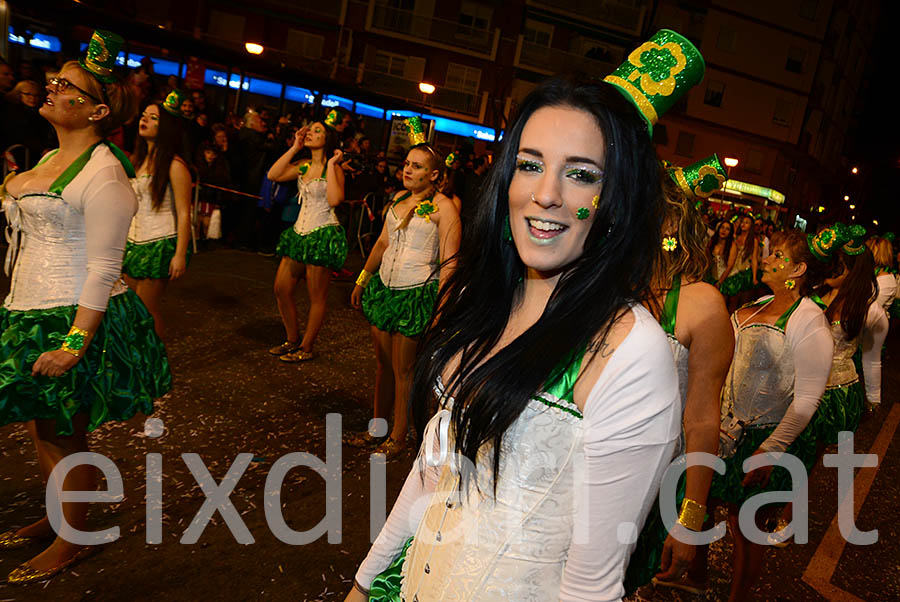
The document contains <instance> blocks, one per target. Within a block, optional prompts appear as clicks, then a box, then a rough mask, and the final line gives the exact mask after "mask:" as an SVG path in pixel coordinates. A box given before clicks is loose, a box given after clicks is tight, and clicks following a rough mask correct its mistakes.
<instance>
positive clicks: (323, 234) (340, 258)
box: [275, 226, 347, 270]
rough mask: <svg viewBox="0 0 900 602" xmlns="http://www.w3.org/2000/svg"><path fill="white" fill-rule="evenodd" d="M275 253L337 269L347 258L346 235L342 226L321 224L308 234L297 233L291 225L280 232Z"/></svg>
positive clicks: (301, 261)
mask: <svg viewBox="0 0 900 602" xmlns="http://www.w3.org/2000/svg"><path fill="white" fill-rule="evenodd" d="M275 254H276V255H280V256H282V257H290V258H291V259H293V260H294V261H299V262H300V263H302V264H306V265H319V266H324V267H326V268H331V269H332V270H339V269H341V268H342V267H343V265H344V261H345V260H346V259H347V235H346V234H345V233H344V227H343V226H322V227H321V228H316V229H315V230H313V231H312V232H310V233H309V234H297V233H296V232H295V231H294V228H293V226H292V227H290V228H288V229H286V230H285V231H284V232H282V233H281V238H279V239H278V246H277V247H276V248H275Z"/></svg>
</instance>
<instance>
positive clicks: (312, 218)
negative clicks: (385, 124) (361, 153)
mask: <svg viewBox="0 0 900 602" xmlns="http://www.w3.org/2000/svg"><path fill="white" fill-rule="evenodd" d="M337 144H338V140H337V133H336V132H335V130H334V129H332V128H330V127H328V126H326V125H325V124H323V123H322V122H320V121H317V122H315V123H313V124H311V125H308V126H306V127H302V128H300V129H299V130H297V131H296V133H295V134H294V143H293V145H291V147H290V148H289V149H288V150H287V152H286V153H284V154H283V155H282V156H281V157H280V158H279V159H278V160H277V161H275V163H274V164H273V165H272V167H271V168H269V173H268V178H269V179H270V180H272V181H273V182H287V181H288V180H293V179H294V178H296V179H297V188H298V202H300V203H301V206H300V213H299V215H298V216H297V221H296V223H295V224H294V225H293V227H291V228H288V229H287V230H285V231H284V232H282V233H281V238H280V239H279V241H278V247H277V248H276V249H275V254H276V255H279V256H281V262H280V263H279V264H278V272H276V274H275V299H276V301H277V302H278V312H279V313H280V314H281V322H282V323H283V324H284V331H285V340H284V342H283V343H282V344H281V345H278V346H276V347H272V348H271V349H269V353H271V354H272V355H276V356H279V357H278V359H279V360H281V361H283V362H289V363H297V362H304V361H307V360H311V359H313V358H314V357H315V353H314V352H313V345H315V342H316V338H317V337H318V336H319V330H320V329H321V328H322V324H323V323H324V322H325V310H326V308H327V307H326V304H327V301H328V284H329V282H331V272H332V270H339V269H341V268H342V267H343V265H344V260H345V259H346V258H347V235H346V234H345V233H344V228H343V226H341V225H340V223H339V222H338V220H337V216H336V215H335V213H334V208H335V207H337V206H338V205H340V204H341V203H342V202H343V200H344V170H343V169H341V160H342V158H343V153H342V152H341V151H340V149H338V148H337ZM303 150H306V151H308V152H309V156H308V158H305V159H297V160H295V158H296V156H297V154H298V153H300V151H303ZM332 153H333V154H332ZM304 272H305V274H306V290H307V291H308V293H309V315H308V316H307V318H306V330H305V331H304V333H303V338H302V339H301V338H300V326H299V323H298V320H297V300H296V299H295V297H294V291H295V290H296V288H297V283H298V282H300V277H301V276H303V274H304Z"/></svg>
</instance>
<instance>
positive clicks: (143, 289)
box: [129, 278, 169, 341]
mask: <svg viewBox="0 0 900 602" xmlns="http://www.w3.org/2000/svg"><path fill="white" fill-rule="evenodd" d="M136 283H137V286H136V288H135V289H134V290H135V292H136V293H137V295H138V297H140V298H141V301H143V302H144V305H145V306H147V311H149V312H150V315H151V316H153V328H154V330H156V334H158V335H159V338H161V339H163V341H165V338H166V337H165V333H166V325H165V322H164V321H163V315H162V298H163V293H165V292H166V287H167V286H168V285H169V279H168V278H141V279H140V280H137V281H136ZM130 286H131V285H130V284H129V287H130Z"/></svg>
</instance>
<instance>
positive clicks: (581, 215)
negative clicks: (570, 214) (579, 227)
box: [575, 207, 591, 219]
mask: <svg viewBox="0 0 900 602" xmlns="http://www.w3.org/2000/svg"><path fill="white" fill-rule="evenodd" d="M590 215H591V212H590V211H589V210H588V209H587V208H586V207H582V208H580V209H579V210H578V211H576V212H575V217H577V218H578V219H587V218H588V217H590Z"/></svg>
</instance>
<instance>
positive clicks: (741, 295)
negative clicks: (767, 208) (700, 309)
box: [719, 215, 759, 311]
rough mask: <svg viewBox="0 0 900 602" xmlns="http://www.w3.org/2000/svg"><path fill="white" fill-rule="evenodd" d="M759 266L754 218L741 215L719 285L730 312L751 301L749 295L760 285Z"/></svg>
mask: <svg viewBox="0 0 900 602" xmlns="http://www.w3.org/2000/svg"><path fill="white" fill-rule="evenodd" d="M758 264H759V245H758V244H757V242H756V232H755V231H754V230H753V218H752V217H750V216H749V215H741V216H740V217H739V218H738V220H737V222H736V224H735V229H734V242H733V244H732V245H731V251H729V253H728V265H727V266H726V268H725V275H724V277H722V278H721V283H720V284H719V290H720V291H722V294H723V295H725V299H726V301H727V302H728V309H729V310H730V311H734V310H735V309H737V308H738V307H739V306H740V305H742V304H743V303H746V302H747V301H748V300H749V299H748V298H747V294H748V293H749V291H752V290H753V289H754V288H755V287H756V286H757V284H758V283H759V277H758V276H757V269H758ZM751 298H752V297H751Z"/></svg>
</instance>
